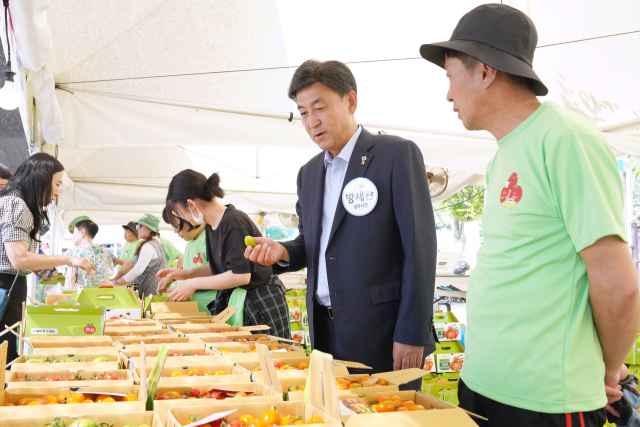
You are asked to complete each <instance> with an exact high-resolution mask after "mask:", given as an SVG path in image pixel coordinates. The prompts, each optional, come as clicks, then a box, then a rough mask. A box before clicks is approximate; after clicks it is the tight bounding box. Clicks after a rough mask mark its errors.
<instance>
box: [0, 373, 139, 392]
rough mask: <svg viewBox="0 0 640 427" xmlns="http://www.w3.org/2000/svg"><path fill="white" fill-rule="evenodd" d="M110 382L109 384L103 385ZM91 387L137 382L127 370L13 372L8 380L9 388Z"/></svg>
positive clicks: (125, 384)
mask: <svg viewBox="0 0 640 427" xmlns="http://www.w3.org/2000/svg"><path fill="white" fill-rule="evenodd" d="M103 381H108V383H103ZM51 382H55V384H53V385H55V386H56V387H90V386H96V385H102V384H108V385H118V386H120V385H122V386H127V385H134V384H135V380H134V378H133V376H132V375H131V372H129V370H127V369H119V370H114V371H85V370H80V371H77V372H71V371H67V370H59V371H55V370H52V371H44V372H36V373H29V372H11V375H10V377H9V378H8V380H7V388H33V387H51V386H52V384H50V383H51Z"/></svg>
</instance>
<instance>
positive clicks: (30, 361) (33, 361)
mask: <svg viewBox="0 0 640 427" xmlns="http://www.w3.org/2000/svg"><path fill="white" fill-rule="evenodd" d="M24 363H42V360H40V359H28V360H27V361H26V362H24Z"/></svg>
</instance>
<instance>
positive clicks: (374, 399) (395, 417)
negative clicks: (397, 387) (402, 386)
mask: <svg viewBox="0 0 640 427" xmlns="http://www.w3.org/2000/svg"><path fill="white" fill-rule="evenodd" d="M340 407H341V410H342V413H343V416H342V421H343V422H344V423H345V426H348V427H352V426H365V425H366V426H376V427H377V426H381V427H382V426H388V425H455V426H456V427H458V426H465V427H466V426H469V427H471V426H475V425H476V424H475V423H474V422H473V421H472V420H471V418H470V417H469V416H468V415H467V414H466V413H465V412H464V411H462V410H461V409H458V408H456V407H455V406H453V405H450V404H448V403H446V402H443V401H441V400H438V399H435V398H433V397H431V396H427V395H425V394H424V393H420V392H416V391H399V392H392V393H386V392H383V393H370V394H366V395H364V396H363V395H355V394H353V395H351V396H349V397H346V396H341V397H340ZM416 413H418V414H416ZM345 414H350V415H345ZM363 415H366V416H363Z"/></svg>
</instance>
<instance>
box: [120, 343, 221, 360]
mask: <svg viewBox="0 0 640 427" xmlns="http://www.w3.org/2000/svg"><path fill="white" fill-rule="evenodd" d="M163 345H166V346H167V347H169V352H172V351H179V352H180V353H182V354H184V355H190V356H192V355H194V354H195V353H203V354H217V353H215V352H212V351H211V350H207V349H206V348H204V346H203V345H201V344H200V343H189V342H187V343H173V344H167V343H161V344H145V347H146V348H147V354H150V353H154V352H155V353H157V352H158V351H159V350H160V349H161V348H162V346H163ZM120 351H121V352H122V353H123V354H124V355H125V356H127V357H134V356H140V344H139V343H138V345H133V344H129V345H128V346H127V348H123V349H122V350H120Z"/></svg>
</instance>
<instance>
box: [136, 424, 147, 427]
mask: <svg viewBox="0 0 640 427" xmlns="http://www.w3.org/2000/svg"><path fill="white" fill-rule="evenodd" d="M138 427H149V425H148V424H140V425H139V426H138Z"/></svg>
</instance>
